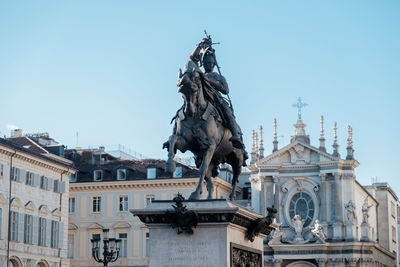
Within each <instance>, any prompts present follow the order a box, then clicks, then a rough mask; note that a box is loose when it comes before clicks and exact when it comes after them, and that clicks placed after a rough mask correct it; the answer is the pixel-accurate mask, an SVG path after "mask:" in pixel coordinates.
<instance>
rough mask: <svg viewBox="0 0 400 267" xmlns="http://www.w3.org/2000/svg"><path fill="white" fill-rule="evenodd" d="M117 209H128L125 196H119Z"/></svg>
mask: <svg viewBox="0 0 400 267" xmlns="http://www.w3.org/2000/svg"><path fill="white" fill-rule="evenodd" d="M119 211H128V197H127V196H120V197H119Z"/></svg>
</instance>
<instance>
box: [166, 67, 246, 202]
mask: <svg viewBox="0 0 400 267" xmlns="http://www.w3.org/2000/svg"><path fill="white" fill-rule="evenodd" d="M207 86H209V84H208V83H207V79H206V77H205V76H204V73H203V72H201V70H200V69H199V68H198V66H197V64H196V63H194V62H193V61H190V60H189V61H188V62H187V64H186V67H185V70H184V72H183V73H182V71H181V70H179V82H178V92H180V93H182V97H183V99H184V105H183V107H182V108H181V109H180V110H178V112H177V115H176V117H175V126H174V133H173V134H172V135H171V136H170V137H169V139H168V141H167V142H165V143H164V145H163V148H167V149H168V160H167V162H166V166H165V170H166V171H167V172H169V173H173V172H174V171H175V167H176V165H175V162H174V160H173V159H174V157H175V154H176V151H177V149H179V150H180V151H181V152H182V153H184V152H186V151H187V150H189V151H191V152H192V153H193V154H194V155H195V161H196V166H197V167H198V168H199V171H200V178H199V183H198V185H197V187H196V190H195V191H193V192H192V194H191V195H190V197H189V199H190V200H195V199H200V195H201V194H202V184H203V181H204V180H205V181H206V185H207V191H208V196H207V198H208V199H211V198H212V196H213V192H214V185H213V181H212V179H211V178H212V177H216V176H217V175H218V166H219V164H220V163H228V164H229V165H231V166H232V171H233V178H232V191H231V193H230V194H229V199H231V200H232V199H234V197H235V191H236V185H237V182H238V178H239V175H240V173H241V170H242V166H245V160H246V158H245V151H244V149H238V148H235V147H233V145H232V143H231V142H230V141H229V139H230V138H231V136H232V133H231V131H230V130H229V129H228V128H227V127H225V126H224V125H223V123H222V119H221V115H220V114H219V112H218V110H217V108H216V107H215V106H214V105H215V104H213V103H212V101H210V100H209V99H210V98H209V97H207V94H210V92H211V91H210V90H209V89H207ZM207 90H208V91H207Z"/></svg>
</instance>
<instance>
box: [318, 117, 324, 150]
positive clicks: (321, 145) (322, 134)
mask: <svg viewBox="0 0 400 267" xmlns="http://www.w3.org/2000/svg"><path fill="white" fill-rule="evenodd" d="M319 131H320V136H319V150H321V151H323V152H326V147H325V136H324V116H322V115H321V118H320V130H319Z"/></svg>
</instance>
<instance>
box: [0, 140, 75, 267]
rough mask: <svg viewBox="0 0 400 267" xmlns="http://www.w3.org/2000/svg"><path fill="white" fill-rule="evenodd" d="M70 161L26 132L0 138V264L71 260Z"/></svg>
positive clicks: (32, 265)
mask: <svg viewBox="0 0 400 267" xmlns="http://www.w3.org/2000/svg"><path fill="white" fill-rule="evenodd" d="M74 172H75V170H74V168H73V167H72V162H71V161H68V160H65V159H63V158H61V157H58V156H55V155H53V154H50V153H49V152H47V151H46V150H45V149H42V148H41V147H40V146H39V145H37V144H36V143H35V142H34V141H32V140H31V139H29V138H26V137H19V138H14V139H13V138H10V139H2V138H0V266H13V267H25V266H26V267H36V266H41V267H50V266H51V267H56V266H57V267H59V266H69V260H68V259H67V235H68V187H69V186H68V184H69V182H68V177H69V176H70V175H72V174H74Z"/></svg>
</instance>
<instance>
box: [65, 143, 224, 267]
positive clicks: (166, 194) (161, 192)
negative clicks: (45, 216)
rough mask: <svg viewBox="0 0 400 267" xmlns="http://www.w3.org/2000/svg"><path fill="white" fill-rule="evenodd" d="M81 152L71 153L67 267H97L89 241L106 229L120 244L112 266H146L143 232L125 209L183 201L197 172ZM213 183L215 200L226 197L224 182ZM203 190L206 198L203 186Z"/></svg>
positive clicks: (146, 241)
mask: <svg viewBox="0 0 400 267" xmlns="http://www.w3.org/2000/svg"><path fill="white" fill-rule="evenodd" d="M87 152H88V151H74V155H79V156H76V157H75V158H79V160H78V163H77V168H78V175H77V176H76V177H75V178H74V179H73V180H71V182H70V197H69V203H70V206H69V224H68V257H69V258H70V260H71V266H101V264H99V263H97V262H95V261H94V260H93V258H92V255H91V242H90V239H92V238H93V237H96V235H97V236H99V237H101V238H103V234H102V230H103V229H104V228H107V229H109V230H110V232H109V237H115V238H119V239H121V240H122V242H121V251H120V257H119V259H118V260H117V261H116V262H115V263H114V264H113V266H148V263H149V257H150V256H151V255H149V247H148V246H149V240H150V238H151V237H150V236H149V231H148V229H147V227H145V225H144V224H143V223H142V222H140V220H139V218H137V217H133V215H132V214H131V213H130V212H129V210H130V209H140V208H144V207H146V206H147V205H148V204H149V203H150V202H151V201H153V200H171V199H172V198H173V197H174V196H176V195H177V194H178V193H181V194H182V195H183V196H184V197H185V198H186V199H187V198H188V197H189V195H190V193H191V192H192V191H193V190H194V189H195V187H196V186H197V183H198V171H197V170H196V169H193V168H191V167H188V166H186V165H183V164H179V163H178V164H177V170H176V172H175V173H174V175H172V176H168V175H167V174H166V173H164V171H163V166H164V164H165V162H164V161H161V160H120V159H116V158H112V157H110V155H107V153H104V152H101V151H91V152H90V153H87ZM99 154H100V156H99ZM70 157H73V156H71V155H70ZM82 161H84V163H82ZM214 184H215V192H214V197H215V198H225V197H227V196H228V195H229V193H230V190H231V185H230V183H229V182H228V181H225V180H223V179H221V178H216V179H215V180H214ZM203 192H204V196H206V189H205V188H204V191H203ZM171 209H172V207H171Z"/></svg>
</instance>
